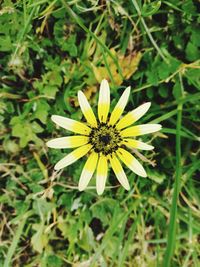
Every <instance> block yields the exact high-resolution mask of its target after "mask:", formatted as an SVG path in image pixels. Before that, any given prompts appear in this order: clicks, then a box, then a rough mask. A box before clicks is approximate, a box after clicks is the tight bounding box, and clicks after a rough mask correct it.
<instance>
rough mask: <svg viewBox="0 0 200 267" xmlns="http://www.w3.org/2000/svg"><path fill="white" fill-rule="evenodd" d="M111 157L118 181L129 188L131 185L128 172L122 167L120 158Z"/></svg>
mask: <svg viewBox="0 0 200 267" xmlns="http://www.w3.org/2000/svg"><path fill="white" fill-rule="evenodd" d="M109 159H110V164H111V167H112V169H113V171H114V173H115V175H116V177H117V179H118V181H119V182H120V184H121V185H122V186H123V187H124V188H125V189H126V190H129V189H130V185H129V182H128V179H127V177H126V174H125V172H124V170H123V168H122V165H121V163H120V162H119V160H118V159H117V157H116V156H110V157H109Z"/></svg>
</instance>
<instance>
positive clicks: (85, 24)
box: [0, 0, 200, 267]
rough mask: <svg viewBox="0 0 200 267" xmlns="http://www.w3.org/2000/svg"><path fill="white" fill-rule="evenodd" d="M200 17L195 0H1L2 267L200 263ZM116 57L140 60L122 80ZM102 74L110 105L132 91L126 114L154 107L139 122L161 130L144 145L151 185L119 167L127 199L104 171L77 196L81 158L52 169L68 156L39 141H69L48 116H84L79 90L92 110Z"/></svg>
mask: <svg viewBox="0 0 200 267" xmlns="http://www.w3.org/2000/svg"><path fill="white" fill-rule="evenodd" d="M199 11H200V7H199V5H198V1H191V0H184V1H183V0H181V1H172V0H167V1H143V2H141V1H136V0H132V1H131V0H129V1H120V0H119V1H114V0H111V1H103V0H102V1H95V0H91V1H79V0H74V1H64V0H63V1H60V0H54V1H50V0H41V1H39V0H38V1H33V0H23V1H10V0H5V1H3V2H1V9H0V121H1V123H0V140H1V145H0V150H1V156H0V174H1V178H0V185H1V189H0V203H1V205H0V217H1V222H0V227H1V230H0V239H1V244H0V266H5V267H7V266H20V267H21V266H26V267H28V266H33V267H34V266H42V267H43V266H49V267H54V266H56V267H61V266H109V267H110V266H113V267H114V266H119V267H120V266H133V267H135V266H136V267H137V266H148V267H151V266H181V267H187V266H196V267H197V266H199V265H200V261H199V257H200V245H199V242H198V241H199V233H200V220H199V218H200V212H199V207H200V199H199V189H200V186H199V179H198V177H199V176H198V175H197V171H198V169H199V166H200V161H199V147H198V144H199V137H198V134H199V108H200V104H199V103H200V102H199V99H200V92H199V89H200V60H199V59H200V49H199V48H200V42H199V40H200V28H199V22H200V16H199ZM113 50H114V51H115V53H113ZM119 55H120V56H121V57H123V58H124V60H125V62H126V60H127V58H128V57H130V58H131V61H130V62H133V63H134V64H135V69H134V70H132V71H131V70H128V74H127V75H125V74H124V71H125V70H124V68H125V66H123V65H121V62H120V56H119ZM138 55H141V59H140V60H136V58H137V56H138ZM127 65H128V62H127ZM111 66H112V68H111ZM136 68H137V70H136ZM102 73H103V74H105V75H106V76H107V79H109V81H110V85H111V97H112V102H111V106H112V107H113V106H114V105H115V103H116V101H117V99H118V98H119V96H120V95H121V92H122V91H123V89H124V88H125V87H126V86H128V85H131V88H132V93H131V97H130V100H129V104H128V106H127V108H126V111H129V110H131V109H133V107H137V106H138V105H140V104H142V103H143V102H145V101H151V102H152V107H151V109H150V112H149V113H148V114H147V115H146V116H145V118H144V119H143V120H141V122H154V123H161V124H162V125H163V130H162V132H161V133H160V134H156V135H153V137H149V136H148V137H145V138H143V140H144V141H147V140H150V138H151V140H150V141H151V143H153V145H154V146H155V152H152V153H149V152H148V153H145V156H146V157H147V158H148V160H149V161H148V162H146V163H143V164H144V167H145V169H146V170H147V172H148V178H147V179H143V178H140V177H137V176H136V175H134V174H133V173H131V171H129V170H128V169H126V172H127V175H128V177H129V181H130V184H131V190H130V191H129V192H126V191H124V189H123V188H122V187H119V186H118V184H117V181H116V178H115V177H114V174H113V173H112V171H110V175H109V179H108V181H107V186H108V187H107V189H106V190H105V192H104V194H103V196H97V194H96V191H95V189H94V186H95V179H93V181H92V182H91V184H90V188H89V189H88V190H86V191H85V192H81V193H80V192H78V190H77V183H78V180H79V176H80V172H81V169H82V167H83V164H84V161H85V159H84V160H80V161H79V162H78V163H75V164H74V165H72V166H70V167H68V168H65V169H64V170H63V171H62V172H60V173H55V172H54V171H53V165H54V164H55V163H56V162H57V161H58V160H59V159H61V158H62V157H63V156H64V155H66V153H67V151H65V150H63V151H61V150H53V149H47V147H46V146H45V142H46V141H47V140H49V139H51V138H54V137H58V136H64V135H66V134H68V133H66V131H64V130H62V129H56V127H55V125H53V123H52V122H51V120H50V116H51V115H52V114H58V115H63V116H67V117H71V118H73V119H77V120H81V119H82V114H81V112H80V108H79V106H77V99H76V95H77V91H78V90H80V89H81V90H83V91H85V92H87V96H88V98H89V101H90V102H91V104H92V105H93V107H94V109H96V107H97V98H98V88H99V79H100V78H99V77H101V75H102ZM155 137H156V139H155ZM146 138H147V139H146ZM154 139H155V140H154ZM153 160H155V161H156V164H157V165H156V167H154V168H153V166H151V163H152V161H153Z"/></svg>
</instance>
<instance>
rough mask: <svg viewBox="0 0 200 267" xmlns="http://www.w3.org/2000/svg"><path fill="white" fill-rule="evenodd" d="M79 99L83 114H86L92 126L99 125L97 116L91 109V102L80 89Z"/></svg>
mask: <svg viewBox="0 0 200 267" xmlns="http://www.w3.org/2000/svg"><path fill="white" fill-rule="evenodd" d="M78 101H79V105H80V107H81V110H82V112H83V115H84V116H85V118H86V120H87V122H88V123H89V124H90V125H91V126H92V127H97V120H96V118H95V115H94V112H93V110H92V109H91V107H90V104H89V102H88V100H87V98H86V96H85V95H84V93H83V92H81V91H78Z"/></svg>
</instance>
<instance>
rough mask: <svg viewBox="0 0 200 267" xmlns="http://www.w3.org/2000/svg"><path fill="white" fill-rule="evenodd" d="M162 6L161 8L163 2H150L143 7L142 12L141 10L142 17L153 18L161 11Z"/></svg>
mask: <svg viewBox="0 0 200 267" xmlns="http://www.w3.org/2000/svg"><path fill="white" fill-rule="evenodd" d="M160 6H161V1H159V0H158V1H153V2H150V3H148V4H146V3H145V4H144V5H143V6H142V10H141V13H142V16H143V17H148V16H152V15H153V14H155V13H156V12H157V11H158V10H159V8H160Z"/></svg>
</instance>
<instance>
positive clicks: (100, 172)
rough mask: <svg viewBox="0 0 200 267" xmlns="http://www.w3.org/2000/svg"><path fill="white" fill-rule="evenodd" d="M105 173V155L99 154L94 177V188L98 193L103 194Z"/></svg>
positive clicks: (106, 167)
mask: <svg viewBox="0 0 200 267" xmlns="http://www.w3.org/2000/svg"><path fill="white" fill-rule="evenodd" d="M107 173H108V161H107V158H106V157H105V156H103V155H101V156H100V158H99V162H98V165H97V178H96V188H97V194H98V195H101V194H103V191H104V189H105V184H106V178H107Z"/></svg>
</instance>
